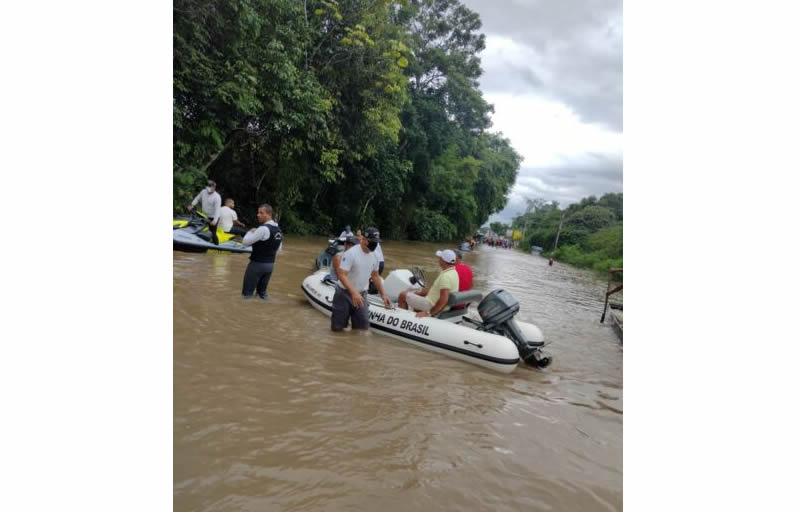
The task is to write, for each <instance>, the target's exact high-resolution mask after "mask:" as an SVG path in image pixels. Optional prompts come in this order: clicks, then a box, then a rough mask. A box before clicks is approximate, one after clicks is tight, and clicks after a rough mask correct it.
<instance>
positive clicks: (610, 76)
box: [461, 0, 622, 222]
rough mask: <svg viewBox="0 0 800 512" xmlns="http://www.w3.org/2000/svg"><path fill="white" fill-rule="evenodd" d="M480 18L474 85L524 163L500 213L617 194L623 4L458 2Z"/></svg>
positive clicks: (611, 0)
mask: <svg viewBox="0 0 800 512" xmlns="http://www.w3.org/2000/svg"><path fill="white" fill-rule="evenodd" d="M461 1H462V3H463V4H464V5H466V6H467V7H469V8H470V9H472V10H473V11H476V12H477V13H478V14H479V15H480V17H481V20H482V22H483V28H482V32H483V33H484V34H486V50H484V51H483V52H482V53H481V61H482V64H483V70H484V75H483V76H482V77H481V90H482V91H483V95H484V98H485V99H486V100H487V101H488V102H489V103H491V104H493V105H494V108H495V113H494V115H493V116H492V120H493V123H494V125H493V127H492V129H493V130H494V131H498V132H502V133H503V135H505V136H506V137H508V138H509V139H510V140H511V144H512V145H513V146H514V149H516V150H517V152H519V153H520V154H521V155H522V156H523V157H524V160H523V162H522V165H521V167H520V170H519V174H518V176H517V182H516V183H515V184H514V187H513V189H512V191H511V193H510V194H509V201H508V203H507V204H506V207H505V209H504V210H503V211H502V212H500V213H498V214H495V215H493V216H492V217H491V219H490V220H491V221H495V220H501V221H503V222H509V221H510V220H511V218H512V217H513V216H515V215H517V214H519V213H522V212H524V210H525V204H526V203H525V199H526V198H531V199H532V198H536V197H540V198H543V199H545V200H547V201H550V200H556V201H558V202H559V203H560V204H561V205H562V206H566V205H568V204H570V203H573V202H575V201H578V200H580V199H581V198H582V197H586V196H589V195H592V194H594V195H596V196H598V197H599V196H601V195H602V194H604V193H606V192H621V191H622V0H461Z"/></svg>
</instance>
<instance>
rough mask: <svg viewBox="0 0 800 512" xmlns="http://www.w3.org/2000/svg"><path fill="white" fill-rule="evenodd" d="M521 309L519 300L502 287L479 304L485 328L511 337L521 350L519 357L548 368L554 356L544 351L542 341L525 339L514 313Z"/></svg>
mask: <svg viewBox="0 0 800 512" xmlns="http://www.w3.org/2000/svg"><path fill="white" fill-rule="evenodd" d="M518 311H519V302H517V299H515V298H514V297H512V296H511V294H510V293H508V292H507V291H505V290H503V289H500V290H495V291H493V292H492V293H490V294H488V295H487V296H486V297H484V299H483V300H482V301H481V302H480V304H478V314H480V315H481V319H482V320H483V325H484V329H485V330H487V331H494V332H497V333H499V334H502V335H503V336H505V337H507V338H510V339H511V340H512V341H513V342H514V343H515V344H516V345H517V350H519V357H520V358H521V359H522V360H523V361H525V362H526V363H527V364H529V365H532V366H536V367H537V368H546V367H547V366H549V365H550V363H551V362H552V360H553V358H552V357H551V356H550V355H548V354H546V353H545V352H542V350H541V349H540V347H541V346H542V345H543V343H542V342H533V341H528V340H526V339H525V336H524V335H523V334H522V330H521V329H520V328H519V325H518V324H517V322H516V320H514V315H516V314H517V312H518Z"/></svg>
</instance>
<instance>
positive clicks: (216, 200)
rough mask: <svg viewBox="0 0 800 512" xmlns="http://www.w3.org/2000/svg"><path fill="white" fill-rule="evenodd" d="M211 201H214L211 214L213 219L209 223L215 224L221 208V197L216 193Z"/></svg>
mask: <svg viewBox="0 0 800 512" xmlns="http://www.w3.org/2000/svg"><path fill="white" fill-rule="evenodd" d="M212 201H213V202H214V215H212V218H213V220H212V221H211V223H212V224H214V225H215V226H216V225H217V222H219V214H220V210H222V198H221V197H220V195H219V194H217V195H216V196H215V197H213V198H212Z"/></svg>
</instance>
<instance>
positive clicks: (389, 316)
mask: <svg viewBox="0 0 800 512" xmlns="http://www.w3.org/2000/svg"><path fill="white" fill-rule="evenodd" d="M328 271H329V270H328V269H327V268H323V269H321V270H318V271H317V272H315V273H314V274H311V275H310V276H308V277H306V278H305V279H304V280H303V284H302V286H301V288H302V290H303V293H304V294H305V296H306V298H307V299H308V301H309V302H310V303H311V305H312V306H314V308H316V309H318V310H319V311H321V312H322V313H324V314H326V315H328V316H330V315H331V309H332V302H333V294H334V292H335V288H334V287H335V286H336V284H334V283H331V282H329V281H328V280H327V279H326V276H327V275H328ZM415 274H416V275H415ZM423 279H424V275H422V274H421V273H420V272H417V271H416V269H415V272H414V273H412V272H410V271H409V270H406V269H399V270H394V271H392V272H391V273H390V274H389V276H388V277H387V278H386V279H385V280H384V289H385V290H386V293H387V295H388V296H389V298H390V299H391V300H392V302H396V301H397V297H398V296H399V295H400V292H402V291H404V290H407V289H408V288H411V287H414V288H420V287H421V286H420V285H424V282H423ZM368 300H369V322H370V326H371V327H372V328H373V329H375V330H376V331H377V332H379V333H380V334H383V335H386V336H389V337H392V338H395V339H398V340H401V341H405V342H407V343H410V344H412V345H416V346H418V347H421V348H425V349H428V350H431V351H434V352H438V353H440V354H444V355H447V356H450V357H454V358H456V359H461V360H463V361H468V362H470V363H473V364H477V365H480V366H483V367H486V368H489V369H492V370H495V371H499V372H503V373H510V372H512V371H513V370H514V369H515V368H516V367H517V364H519V361H520V359H522V360H523V361H524V362H525V363H527V364H529V365H531V366H535V367H538V368H544V367H546V366H548V365H549V364H550V362H551V360H552V358H551V357H550V356H549V355H548V354H546V353H544V352H543V351H542V350H541V347H542V346H544V336H543V335H542V332H541V331H540V330H539V328H538V327H536V326H535V325H533V324H529V323H525V322H517V321H516V320H514V318H513V317H514V315H515V314H516V313H517V311H519V303H518V302H517V301H516V300H515V299H514V298H513V297H512V296H511V294H509V293H508V292H506V291H505V290H502V289H501V290H495V291H493V292H491V293H489V294H488V295H487V296H486V297H482V295H481V293H480V292H479V291H477V290H469V291H466V292H460V293H454V294H452V295H451V296H450V301H449V302H448V304H449V305H450V306H451V308H452V306H454V305H461V304H465V307H463V308H462V309H446V310H445V311H443V312H442V313H440V314H439V315H437V316H436V317H425V318H417V316H416V314H415V313H414V312H413V311H408V310H405V309H399V308H391V309H390V308H386V307H385V306H384V304H383V301H382V300H381V298H380V296H379V295H368ZM470 303H478V307H477V309H478V312H479V314H480V318H475V317H473V316H472V315H470V314H469V313H470V311H469V306H470Z"/></svg>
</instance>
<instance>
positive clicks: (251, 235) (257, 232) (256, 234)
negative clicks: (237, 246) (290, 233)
mask: <svg viewBox="0 0 800 512" xmlns="http://www.w3.org/2000/svg"><path fill="white" fill-rule="evenodd" d="M264 231H266V232H267V233H266V234H264ZM261 240H269V229H267V228H266V227H264V226H259V227H257V228H253V229H251V230H250V231H248V232H247V233H245V234H244V238H242V245H244V246H245V247H247V246H250V245H253V244H254V243H256V242H259V241H261Z"/></svg>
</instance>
